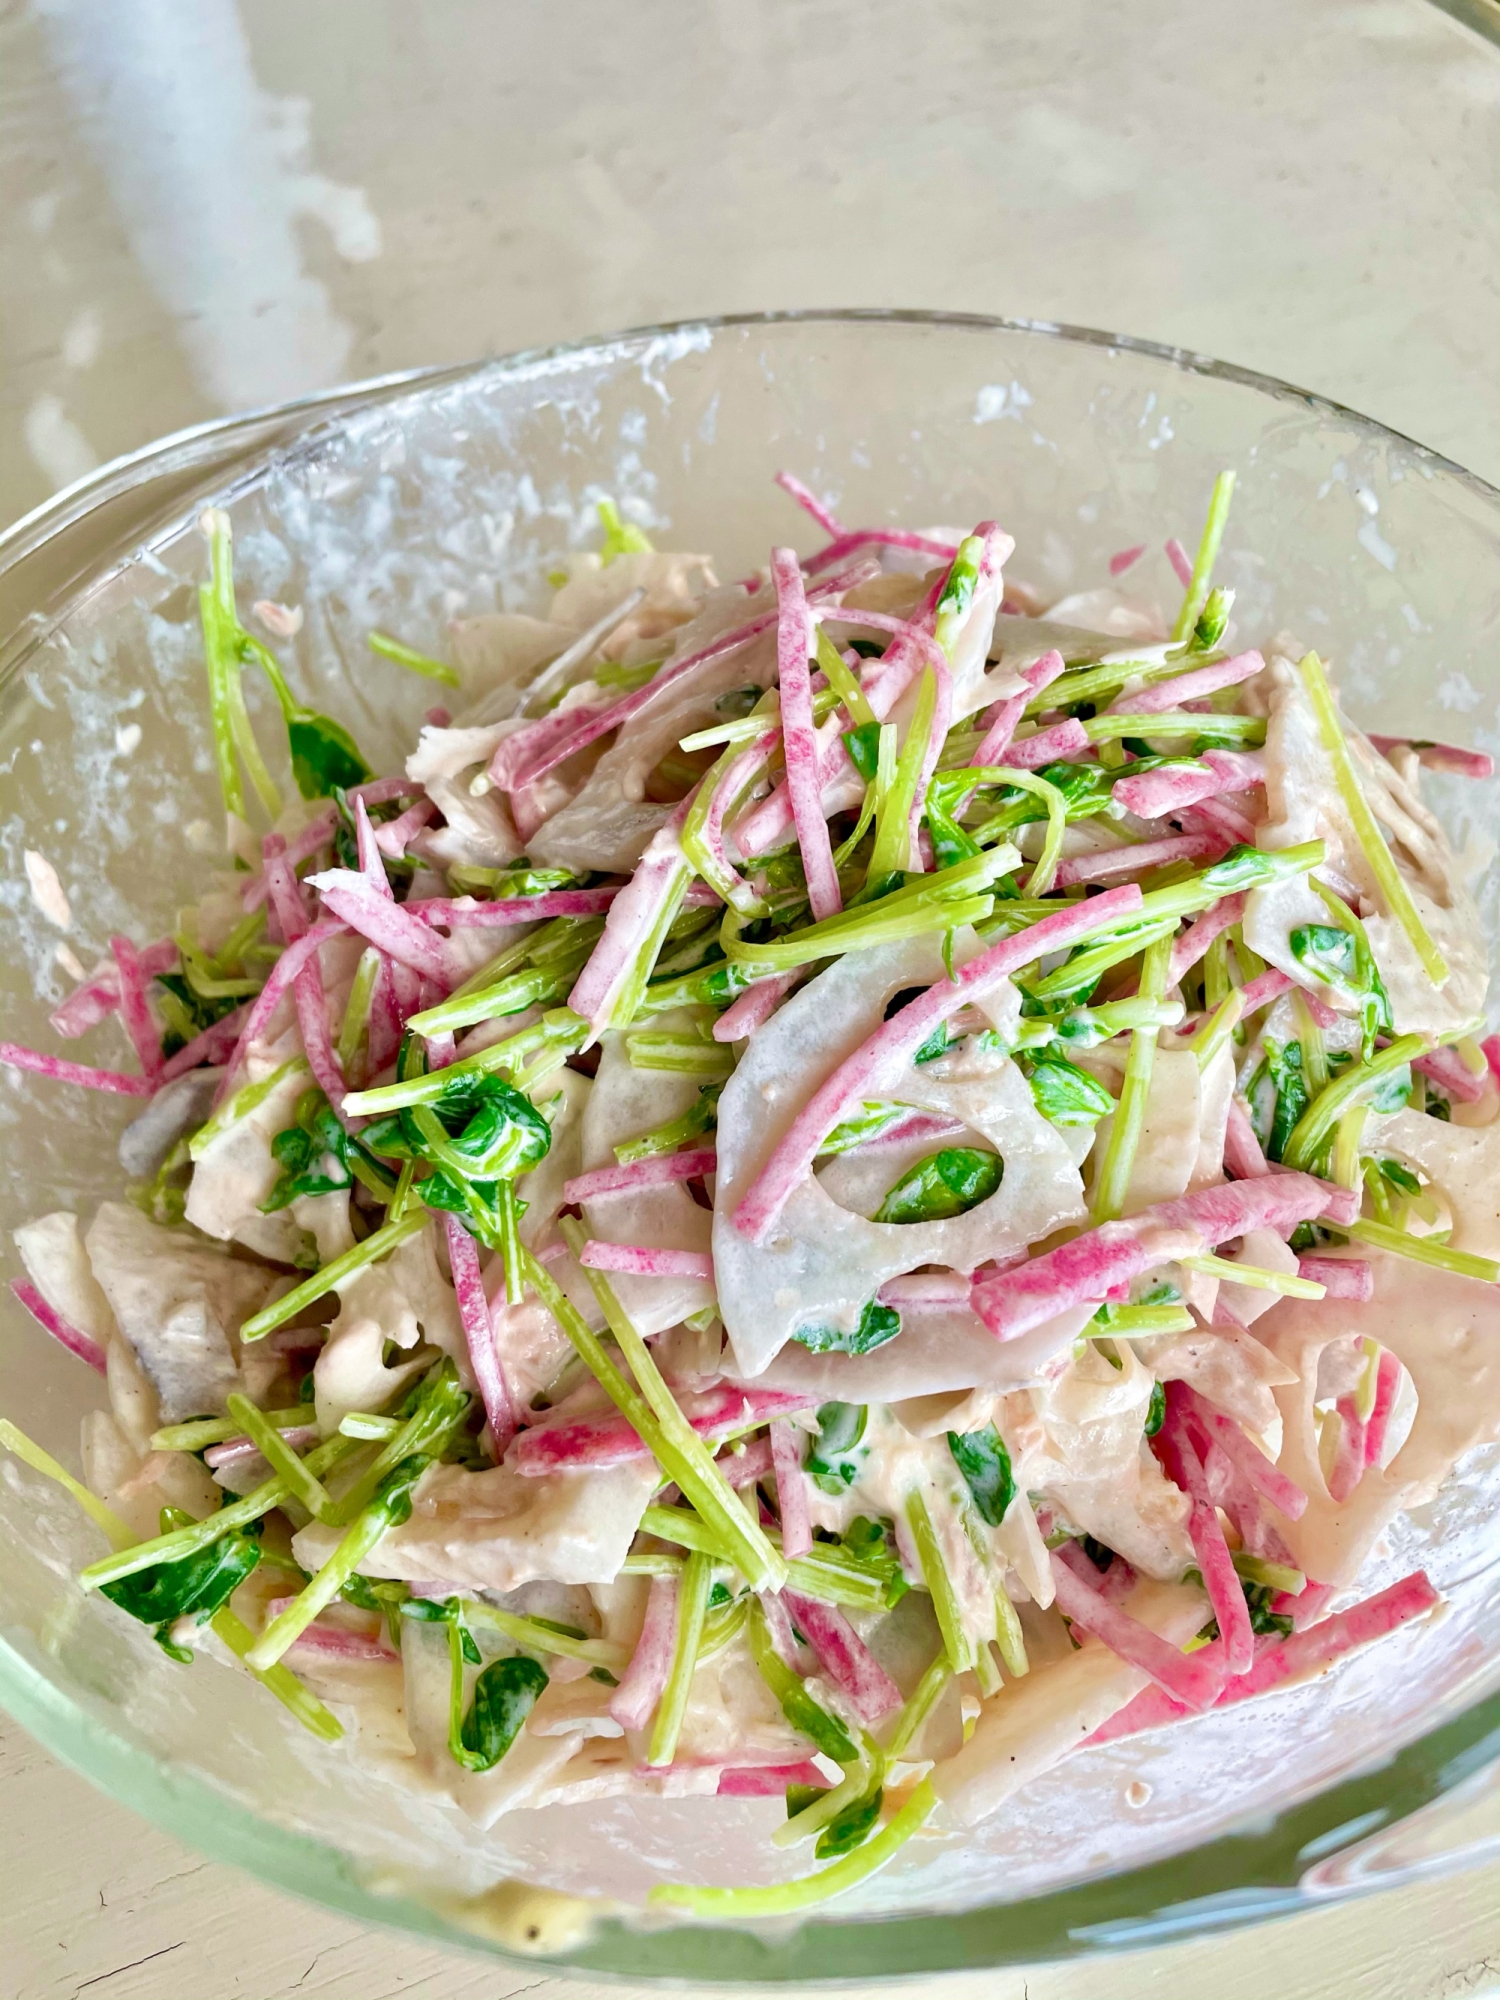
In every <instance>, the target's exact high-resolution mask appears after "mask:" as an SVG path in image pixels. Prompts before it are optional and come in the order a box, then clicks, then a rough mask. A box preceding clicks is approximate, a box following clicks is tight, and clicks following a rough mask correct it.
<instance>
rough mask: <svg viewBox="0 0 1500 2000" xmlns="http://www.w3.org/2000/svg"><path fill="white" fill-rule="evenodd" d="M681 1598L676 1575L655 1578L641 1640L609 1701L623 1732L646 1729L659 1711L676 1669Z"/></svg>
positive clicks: (647, 1604)
mask: <svg viewBox="0 0 1500 2000" xmlns="http://www.w3.org/2000/svg"><path fill="white" fill-rule="evenodd" d="M677 1598H678V1585H677V1579H676V1577H675V1576H657V1577H653V1578H652V1579H651V1588H650V1591H649V1593H648V1595H647V1598H646V1616H645V1620H644V1622H643V1624H642V1626H641V1631H640V1637H639V1638H638V1639H637V1640H636V1643H635V1651H634V1652H633V1653H632V1654H631V1656H630V1665H629V1666H628V1667H627V1668H626V1670H625V1673H624V1675H623V1677H622V1679H621V1681H620V1685H619V1686H618V1687H617V1688H616V1689H615V1691H614V1693H613V1694H612V1695H611V1696H610V1698H609V1713H610V1716H611V1718H612V1719H613V1720H614V1721H615V1722H617V1723H618V1724H619V1725H620V1727H621V1728H622V1729H644V1728H645V1727H646V1724H647V1723H648V1722H649V1721H650V1720H651V1717H652V1716H653V1715H654V1714H655V1712H656V1704H657V1703H658V1702H659V1701H660V1700H661V1697H662V1690H663V1689H664V1688H665V1687H666V1684H667V1675H668V1674H669V1673H670V1672H671V1670H672V1647H673V1642H674V1640H675V1638H676V1635H677Z"/></svg>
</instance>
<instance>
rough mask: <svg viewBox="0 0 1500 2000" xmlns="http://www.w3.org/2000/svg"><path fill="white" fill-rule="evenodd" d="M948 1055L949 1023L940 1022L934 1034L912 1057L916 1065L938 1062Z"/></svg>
mask: <svg viewBox="0 0 1500 2000" xmlns="http://www.w3.org/2000/svg"><path fill="white" fill-rule="evenodd" d="M947 1053H948V1023H947V1022H946V1021H939V1022H938V1024H937V1026H936V1027H935V1028H934V1029H933V1031H932V1033H931V1034H930V1035H929V1036H928V1037H927V1039H926V1041H925V1042H923V1044H922V1046H921V1048H919V1049H918V1050H917V1052H916V1054H915V1055H914V1056H913V1057H912V1061H913V1062H914V1063H930V1062H936V1061H937V1059H938V1057H939V1056H945V1055H946V1054H947Z"/></svg>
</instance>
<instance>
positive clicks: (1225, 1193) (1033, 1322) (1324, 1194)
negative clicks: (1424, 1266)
mask: <svg viewBox="0 0 1500 2000" xmlns="http://www.w3.org/2000/svg"><path fill="white" fill-rule="evenodd" d="M1338 1215H1344V1216H1345V1217H1346V1218H1348V1219H1351V1220H1352V1217H1350V1216H1349V1197H1348V1195H1347V1191H1346V1190H1343V1189H1336V1188H1332V1187H1330V1186H1329V1184H1328V1183H1327V1182H1326V1181H1320V1180H1315V1179H1314V1178H1313V1177H1312V1175H1310V1174H1296V1173H1279V1172H1278V1173H1268V1174H1265V1175H1264V1176H1262V1177H1261V1178H1260V1179H1257V1180H1243V1181H1232V1182H1230V1183H1229V1185H1228V1186H1226V1187H1216V1188H1205V1189H1204V1190H1203V1192H1202V1193H1201V1194H1191V1195H1184V1196H1183V1197H1182V1198H1181V1199H1180V1200H1177V1201H1164V1202H1158V1203H1157V1204H1156V1205H1155V1206H1154V1207H1152V1208H1147V1209H1144V1210H1142V1211H1141V1213H1140V1214H1138V1215H1134V1216H1132V1217H1130V1219H1129V1220H1128V1221H1124V1222H1106V1223H1104V1224H1103V1225H1101V1227H1099V1228H1098V1229H1090V1230H1087V1231H1086V1232H1085V1233H1084V1234H1083V1235H1082V1236H1076V1237H1074V1239H1073V1240H1072V1242H1070V1243H1064V1244H1063V1245H1062V1246H1061V1247H1060V1248H1059V1249H1056V1250H1049V1251H1047V1252H1046V1253H1044V1254H1043V1255H1042V1256H1040V1257H1033V1258H1031V1259H1030V1260H1029V1262H1027V1263H1025V1264H1021V1265H1018V1266H1017V1267H1016V1268H1015V1269H1014V1270H1012V1271H1004V1272H1002V1273H1001V1274H1000V1275H999V1276H998V1277H994V1278H987V1279H985V1280H983V1281H982V1282H981V1283H978V1284H976V1285H975V1286H974V1289H973V1294H972V1297H973V1304H974V1310H975V1311H976V1312H977V1313H978V1314H979V1316H980V1318H981V1319H982V1320H983V1321H984V1323H985V1325H986V1326H987V1327H988V1328H989V1329H990V1331H991V1333H993V1334H994V1335H995V1336H996V1338H997V1339H1000V1340H1015V1339H1018V1338H1019V1337H1020V1335H1021V1334H1023V1333H1029V1332H1030V1331H1031V1329H1032V1328H1033V1327H1034V1326H1040V1325H1041V1324H1042V1323H1043V1321H1045V1320H1049V1319H1053V1318H1055V1317H1056V1316H1057V1314H1058V1313H1061V1312H1066V1311H1067V1310H1068V1309H1069V1308H1070V1307H1072V1306H1076V1305H1082V1304H1084V1303H1085V1302H1086V1301H1088V1300H1090V1299H1102V1298H1103V1297H1104V1295H1105V1294H1106V1292H1108V1290H1109V1289H1110V1287H1111V1286H1112V1285H1118V1284H1128V1283H1129V1282H1130V1281H1131V1280H1132V1279H1134V1278H1138V1277H1141V1276H1142V1275H1144V1273H1145V1272H1147V1271H1151V1270H1155V1269H1157V1268H1158V1267H1159V1266H1160V1265H1162V1264H1166V1263H1170V1262H1171V1261H1172V1259H1173V1258H1175V1257H1180V1256H1199V1255H1201V1254H1202V1253H1203V1252H1204V1251H1206V1250H1208V1251H1211V1250H1214V1249H1217V1247H1218V1245H1219V1244H1221V1243H1224V1242H1227V1241H1228V1240H1229V1239H1230V1238H1231V1237H1236V1236H1243V1235H1244V1234H1245V1232H1246V1231H1247V1230H1251V1229H1280V1228H1286V1229H1292V1228H1295V1227H1296V1225H1297V1224H1298V1223H1299V1222H1308V1221H1311V1220H1313V1219H1314V1218H1315V1217H1317V1216H1327V1217H1328V1218H1329V1219H1330V1220H1335V1219H1336V1217H1337V1216H1338Z"/></svg>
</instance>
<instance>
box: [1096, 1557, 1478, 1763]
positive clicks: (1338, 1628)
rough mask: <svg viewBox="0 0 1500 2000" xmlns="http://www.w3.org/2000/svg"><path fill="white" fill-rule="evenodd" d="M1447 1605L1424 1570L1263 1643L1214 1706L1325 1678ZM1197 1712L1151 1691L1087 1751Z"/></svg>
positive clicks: (1161, 1691)
mask: <svg viewBox="0 0 1500 2000" xmlns="http://www.w3.org/2000/svg"><path fill="white" fill-rule="evenodd" d="M1441 1603H1442V1598H1441V1597H1440V1595H1439V1594H1438V1592H1437V1591H1436V1590H1435V1589H1434V1588H1433V1585H1432V1583H1431V1582H1430V1580H1429V1579H1428V1577H1427V1574H1426V1572H1425V1571H1424V1570H1416V1571H1415V1572H1414V1573H1413V1574H1412V1575H1411V1576H1407V1577H1403V1578H1402V1580H1401V1581H1400V1582H1399V1583H1393V1584H1391V1585H1390V1587H1389V1588H1388V1589H1386V1590H1382V1591H1378V1592H1377V1593H1376V1594H1375V1595H1374V1596H1373V1597H1367V1598H1366V1599H1365V1601H1364V1602H1363V1603H1362V1604H1356V1605H1353V1606H1351V1608H1350V1609H1349V1610H1347V1611H1336V1612H1334V1614H1333V1615H1332V1616H1331V1617H1329V1618H1324V1619H1323V1620H1322V1621H1321V1622H1320V1623H1318V1624H1316V1625H1312V1626H1310V1627H1309V1628H1308V1629H1307V1630H1306V1631H1303V1632H1294V1633H1292V1635H1291V1636H1290V1637H1289V1638H1283V1639H1264V1640H1262V1641H1261V1642H1260V1644H1259V1645H1258V1646H1257V1647H1256V1653H1255V1662H1254V1664H1253V1665H1252V1666H1251V1668H1250V1669H1249V1671H1248V1672H1247V1673H1243V1674H1237V1675H1235V1676H1233V1677H1232V1678H1231V1679H1228V1680H1226V1681H1225V1682H1224V1684H1223V1686H1222V1688H1221V1689H1220V1690H1219V1693H1218V1696H1217V1698H1216V1700H1215V1702H1214V1704H1213V1705H1214V1706H1215V1707H1216V1708H1230V1707H1233V1706H1234V1704H1235V1703H1237V1702H1241V1701H1252V1700H1254V1698H1255V1697H1256V1696H1257V1695H1263V1694H1274V1693H1275V1691H1276V1690H1277V1689H1278V1688H1281V1687H1288V1686H1291V1685H1293V1684H1294V1683H1295V1682H1297V1681H1300V1680H1306V1679H1307V1678H1308V1677H1309V1676H1311V1675H1313V1674H1319V1673H1326V1672H1327V1671H1328V1669H1329V1668H1330V1667H1332V1666H1334V1665H1335V1664H1336V1663H1337V1662H1338V1661H1339V1660H1341V1659H1343V1658H1344V1656H1345V1655H1346V1654H1348V1653H1352V1652H1355V1651H1357V1650H1358V1648H1359V1647H1361V1646H1368V1645H1371V1644H1372V1643H1373V1642H1374V1641H1375V1640H1377V1639H1383V1638H1384V1637H1385V1636H1386V1635H1387V1633H1390V1632H1394V1631H1397V1630H1398V1629H1399V1628H1400V1627H1401V1626H1402V1625H1409V1624H1410V1623H1411V1622H1412V1620H1413V1619H1416V1618H1425V1617H1427V1616H1428V1615H1429V1614H1430V1613H1431V1612H1433V1611H1435V1610H1436V1609H1437V1607H1438V1606H1439V1605H1440V1604H1441ZM1192 1713H1193V1710H1192V1709H1191V1708H1189V1707H1188V1706H1187V1705H1186V1704H1185V1703H1183V1702H1182V1701H1181V1700H1173V1699H1172V1698H1171V1695H1170V1692H1169V1691H1168V1690H1167V1689H1165V1688H1164V1687H1162V1686H1157V1687H1154V1688H1146V1689H1145V1690H1144V1691H1143V1692H1142V1693H1140V1694H1138V1695H1137V1696H1136V1697H1135V1698H1134V1700H1132V1701H1130V1702H1127V1703H1126V1705H1125V1707H1124V1708H1122V1709H1120V1710H1119V1711H1118V1713H1116V1714H1115V1715H1113V1716H1111V1718H1110V1720H1109V1721H1108V1722H1106V1723H1104V1724H1103V1725H1102V1726H1101V1727H1100V1728H1098V1729H1096V1730H1095V1731H1094V1732H1093V1734H1092V1735H1090V1736H1089V1737H1087V1738H1086V1739H1085V1742H1084V1744H1083V1746H1082V1747H1083V1748H1085V1749H1087V1748H1089V1747H1090V1746H1091V1745H1093V1744H1096V1743H1113V1742H1116V1741H1117V1740H1118V1739H1119V1738H1120V1737H1122V1736H1135V1735H1138V1734H1139V1733H1140V1732H1141V1731H1142V1730H1145V1729H1160V1728H1161V1727H1162V1726H1163V1725H1164V1724H1166V1723H1169V1722H1182V1721H1186V1720H1187V1719H1188V1717H1189V1716H1190V1715H1191V1714H1192Z"/></svg>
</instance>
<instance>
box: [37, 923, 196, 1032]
mask: <svg viewBox="0 0 1500 2000" xmlns="http://www.w3.org/2000/svg"><path fill="white" fill-rule="evenodd" d="M136 963H137V965H138V966H139V968H140V972H141V976H142V977H143V978H145V979H154V978H155V977H156V975H157V974H158V973H159V972H170V971H171V969H172V967H173V966H174V965H175V964H176V963H177V940H176V939H175V938H160V939H158V940H157V942H156V943H155V944H148V945H143V946H142V947H141V949H140V950H139V951H138V952H137V953H136ZM119 1005H120V975H119V971H118V969H117V968H116V966H115V964H114V962H113V960H111V962H110V963H109V964H108V965H105V966H101V967H100V968H99V970H98V971H96V972H93V973H90V975H89V977H88V978H87V979H85V981H84V982H83V984H82V985H81V986H77V987H75V988H74V990H73V991H72V992H71V993H70V994H69V995H68V997H67V999H66V1000H64V1001H63V1002H62V1004H61V1005H60V1006H59V1007H56V1008H54V1009H53V1011H52V1013H51V1014H50V1015H49V1016H48V1019H49V1021H50V1022H51V1025H52V1027H53V1029H54V1030H55V1031H56V1033H58V1034H59V1035H62V1036H63V1037H64V1038H65V1040H67V1041H76V1040H77V1039H78V1037H79V1036H80V1035H86V1034H87V1033H88V1031H89V1029H90V1028H96V1027H97V1026H98V1025H99V1023H100V1022H101V1021H103V1020H107V1019H108V1017H109V1016H110V1015H111V1014H113V1013H114V1012H115V1011H116V1010H117V1009H118V1007H119Z"/></svg>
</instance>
